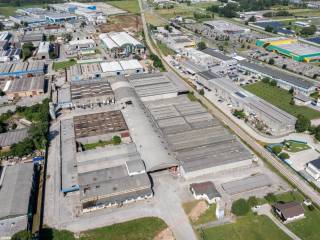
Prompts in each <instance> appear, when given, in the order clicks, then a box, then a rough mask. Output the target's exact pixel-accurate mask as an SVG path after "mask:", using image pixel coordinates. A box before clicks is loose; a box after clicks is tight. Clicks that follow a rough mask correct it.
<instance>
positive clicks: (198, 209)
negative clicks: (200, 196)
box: [188, 201, 208, 222]
mask: <svg viewBox="0 0 320 240" xmlns="http://www.w3.org/2000/svg"><path fill="white" fill-rule="evenodd" d="M207 209H208V205H207V203H206V202H205V201H200V202H198V203H197V205H195V206H194V208H193V209H192V210H191V212H190V213H189V214H188V215H189V217H190V219H191V221H192V222H195V221H197V220H198V219H199V217H200V216H201V215H202V214H203V213H204V212H205V211H206V210H207Z"/></svg>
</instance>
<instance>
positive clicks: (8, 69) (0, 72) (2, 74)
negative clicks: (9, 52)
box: [0, 61, 46, 79]
mask: <svg viewBox="0 0 320 240" xmlns="http://www.w3.org/2000/svg"><path fill="white" fill-rule="evenodd" d="M45 70H46V66H45V63H44V62H42V61H33V62H18V63H4V64H1V66H0V79H5V78H10V77H23V76H38V75H42V74H44V73H45Z"/></svg>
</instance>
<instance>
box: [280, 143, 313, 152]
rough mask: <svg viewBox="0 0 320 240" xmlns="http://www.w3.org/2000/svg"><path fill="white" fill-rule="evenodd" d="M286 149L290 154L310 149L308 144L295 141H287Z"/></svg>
mask: <svg viewBox="0 0 320 240" xmlns="http://www.w3.org/2000/svg"><path fill="white" fill-rule="evenodd" d="M284 149H285V150H286V151H288V152H293V153H295V152H301V151H304V150H308V149H310V147H309V145H308V144H305V143H299V142H294V141H286V142H285V146H284Z"/></svg>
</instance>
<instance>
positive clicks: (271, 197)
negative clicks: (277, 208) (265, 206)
mask: <svg viewBox="0 0 320 240" xmlns="http://www.w3.org/2000/svg"><path fill="white" fill-rule="evenodd" d="M264 198H265V199H266V200H267V202H268V203H274V202H276V201H277V197H276V196H275V195H274V194H273V193H268V194H267V195H266V196H265V197H264Z"/></svg>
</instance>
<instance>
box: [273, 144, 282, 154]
mask: <svg viewBox="0 0 320 240" xmlns="http://www.w3.org/2000/svg"><path fill="white" fill-rule="evenodd" d="M271 150H272V152H273V153H274V154H275V155H277V156H278V155H279V153H281V151H282V147H281V146H280V145H276V146H273V147H272V148H271Z"/></svg>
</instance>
